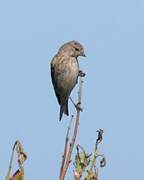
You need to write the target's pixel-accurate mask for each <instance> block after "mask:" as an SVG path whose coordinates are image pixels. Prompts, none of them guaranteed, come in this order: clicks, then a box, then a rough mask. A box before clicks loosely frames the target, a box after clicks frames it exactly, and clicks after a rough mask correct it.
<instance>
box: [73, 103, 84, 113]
mask: <svg viewBox="0 0 144 180" xmlns="http://www.w3.org/2000/svg"><path fill="white" fill-rule="evenodd" d="M75 107H76V109H77V110H78V111H83V109H82V108H81V103H80V102H78V103H77V104H75Z"/></svg>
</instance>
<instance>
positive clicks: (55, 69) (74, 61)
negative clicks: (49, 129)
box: [51, 41, 85, 120]
mask: <svg viewBox="0 0 144 180" xmlns="http://www.w3.org/2000/svg"><path fill="white" fill-rule="evenodd" d="M78 56H85V54H84V48H83V46H82V45H81V44H80V43H79V42H77V41H70V42H67V43H65V44H64V45H62V46H61V47H60V49H59V51H58V53H57V54H56V55H55V56H54V58H53V59H52V61H51V77H52V83H53V87H54V90H55V94H56V97H57V100H58V103H59V105H60V117H59V120H61V119H62V115H63V113H65V114H66V115H69V112H68V98H69V96H70V93H71V91H72V89H73V88H74V87H75V85H76V83H77V79H78V74H79V63H78Z"/></svg>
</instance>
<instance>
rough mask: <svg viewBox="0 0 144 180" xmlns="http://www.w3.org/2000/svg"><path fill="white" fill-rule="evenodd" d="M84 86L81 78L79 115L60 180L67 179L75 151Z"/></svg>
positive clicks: (77, 107) (77, 115) (77, 108)
mask: <svg viewBox="0 0 144 180" xmlns="http://www.w3.org/2000/svg"><path fill="white" fill-rule="evenodd" d="M82 84H83V80H82V77H81V76H80V79H79V91H78V103H77V106H76V111H77V114H76V119H75V124H74V131H73V136H72V140H71V142H70V144H69V148H67V149H68V152H67V153H66V156H65V162H64V165H63V168H62V169H61V171H60V180H64V178H65V175H66V172H67V170H68V167H69V164H70V162H71V155H72V151H73V148H74V145H75V141H76V137H77V132H78V126H79V121H80V111H81V97H82Z"/></svg>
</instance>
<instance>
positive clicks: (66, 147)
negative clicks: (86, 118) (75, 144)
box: [60, 115, 74, 177]
mask: <svg viewBox="0 0 144 180" xmlns="http://www.w3.org/2000/svg"><path fill="white" fill-rule="evenodd" d="M73 117H74V116H73V115H72V117H71V121H70V123H69V125H68V128H67V134H66V139H65V147H64V154H63V156H62V164H61V168H60V177H61V176H62V172H63V168H64V164H65V160H66V155H67V152H68V143H69V132H70V128H71V124H72V120H73Z"/></svg>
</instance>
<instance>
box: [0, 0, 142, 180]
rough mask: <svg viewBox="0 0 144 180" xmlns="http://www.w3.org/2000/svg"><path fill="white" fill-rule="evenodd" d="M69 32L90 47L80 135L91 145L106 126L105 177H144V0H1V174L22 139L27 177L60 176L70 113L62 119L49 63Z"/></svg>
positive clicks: (85, 66)
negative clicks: (59, 117)
mask: <svg viewBox="0 0 144 180" xmlns="http://www.w3.org/2000/svg"><path fill="white" fill-rule="evenodd" d="M69 40H78V41H80V42H81V43H82V44H84V46H85V49H86V55H87V58H85V59H84V58H81V59H80V66H81V69H83V71H85V72H86V74H87V75H86V77H85V80H84V89H83V107H84V111H83V113H82V114H81V124H80V129H79V137H78V143H80V144H81V145H82V146H83V147H85V148H86V149H87V151H88V152H91V151H92V149H93V144H94V142H95V136H96V130H97V129H98V128H103V129H104V130H105V134H104V141H103V144H102V146H101V152H102V153H105V155H106V156H107V159H108V164H107V167H106V168H104V169H101V171H100V180H105V179H110V180H121V179H131V180H135V179H144V175H143V162H144V156H143V152H144V143H143V140H142V137H144V131H143V129H144V128H143V127H144V82H143V81H144V1H143V0H117V1H115V0H91V1H90V0H89V1H88V0H73V1H67V0H61V1H56V0H53V1H48V0H47V1H46V0H45V1H44V0H42V1H37V0H25V1H20V0H13V1H11V0H5V1H4V0H2V1H0V122H1V125H0V179H4V177H5V174H6V171H7V167H8V163H9V158H10V153H11V148H12V145H13V143H14V142H15V140H16V139H19V140H20V141H21V142H22V143H23V145H24V147H25V151H26V152H27V155H28V160H27V161H26V163H25V174H26V180H34V179H37V180H38V179H49V180H55V179H58V173H59V166H60V162H61V155H62V152H63V145H64V137H65V131H66V128H67V125H68V121H69V118H66V117H64V118H63V121H62V122H61V123H59V122H58V114H59V106H58V103H57V100H56V97H55V95H54V91H53V87H52V84H51V79H50V68H49V64H50V61H51V59H52V57H53V55H54V54H55V53H56V52H57V50H58V48H59V46H60V45H61V44H63V43H64V42H66V41H69ZM74 93H76V90H75V91H74V92H73V96H74ZM70 112H71V113H73V112H74V108H73V106H72V105H71V103H70ZM14 169H16V167H14ZM69 174H70V173H69ZM67 179H72V178H70V176H69V178H67Z"/></svg>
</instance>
